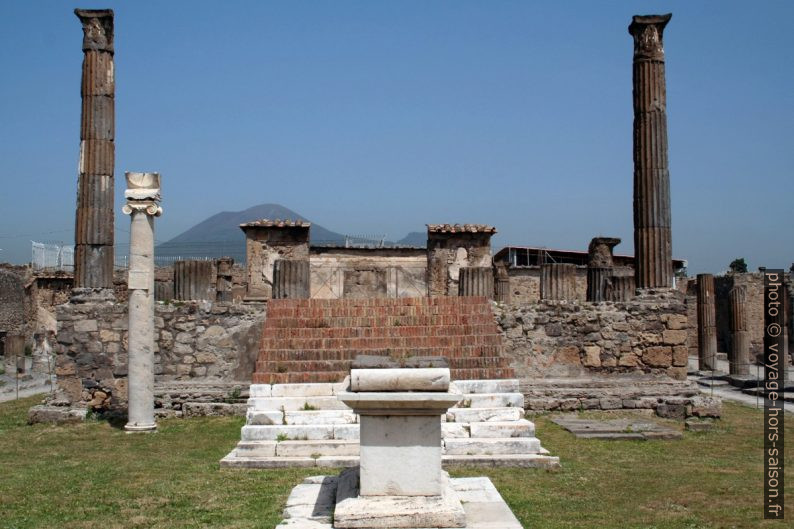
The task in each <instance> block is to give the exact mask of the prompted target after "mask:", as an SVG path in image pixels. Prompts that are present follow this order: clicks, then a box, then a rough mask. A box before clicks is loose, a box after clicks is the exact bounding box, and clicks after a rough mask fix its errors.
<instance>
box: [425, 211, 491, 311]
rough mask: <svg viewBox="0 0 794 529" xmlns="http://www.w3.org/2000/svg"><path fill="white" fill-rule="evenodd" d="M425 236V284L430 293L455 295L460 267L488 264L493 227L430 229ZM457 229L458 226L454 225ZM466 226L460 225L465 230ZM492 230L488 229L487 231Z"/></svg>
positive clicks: (485, 265)
mask: <svg viewBox="0 0 794 529" xmlns="http://www.w3.org/2000/svg"><path fill="white" fill-rule="evenodd" d="M439 229H441V230H443V229H447V230H449V229H452V230H455V229H456V228H455V227H446V228H438V227H437V228H430V229H429V231H428V237H427V284H428V294H429V295H430V296H457V295H458V279H459V277H460V269H461V268H462V267H475V268H479V267H490V266H491V265H492V259H491V236H492V235H493V233H495V231H496V230H495V229H494V228H492V227H488V226H477V227H475V228H474V229H475V230H479V231H433V230H439ZM457 229H458V230H460V227H457ZM465 229H466V228H464V230H465ZM491 230H492V231H491Z"/></svg>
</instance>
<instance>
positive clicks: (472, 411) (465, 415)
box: [447, 407, 524, 423]
mask: <svg viewBox="0 0 794 529" xmlns="http://www.w3.org/2000/svg"><path fill="white" fill-rule="evenodd" d="M523 418H524V410H523V409H521V408H517V407H511V408H450V409H449V410H448V411H447V421H448V422H462V423H473V422H506V421H518V420H520V419H523Z"/></svg>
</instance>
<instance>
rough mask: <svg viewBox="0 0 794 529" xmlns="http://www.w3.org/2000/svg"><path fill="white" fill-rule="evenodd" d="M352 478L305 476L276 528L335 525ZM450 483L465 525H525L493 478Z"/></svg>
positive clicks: (500, 528)
mask: <svg viewBox="0 0 794 529" xmlns="http://www.w3.org/2000/svg"><path fill="white" fill-rule="evenodd" d="M351 471H352V469H351ZM351 471H347V472H351ZM350 482H351V480H348V479H346V477H345V473H343V474H342V475H340V476H313V477H309V478H306V479H305V480H304V481H303V483H302V484H300V485H298V486H296V487H295V488H294V489H292V492H291V493H290V495H289V497H288V498H287V505H286V507H285V508H284V512H283V514H282V516H283V517H284V520H283V521H282V522H281V524H279V525H278V526H276V529H333V527H334V526H333V525H332V523H331V519H332V516H333V513H334V511H335V509H338V508H339V506H338V503H340V502H344V501H346V500H347V501H350V499H351V498H353V497H354V495H355V492H356V491H355V488H354V486H351V484H350ZM449 485H450V487H451V489H452V493H453V494H455V495H456V496H457V499H459V500H460V502H461V503H462V505H463V510H464V512H465V518H466V526H465V528H464V529H522V527H521V523H520V522H519V521H518V520H517V519H516V517H515V516H514V515H513V513H512V511H511V510H510V508H509V507H508V506H507V504H506V503H505V501H504V499H502V496H501V495H500V494H499V491H497V490H496V487H494V485H493V483H491V480H490V479H488V478H485V477H477V478H451V479H450V480H449ZM389 498H390V497H388V496H384V497H383V501H384V504H387V503H388V502H390V501H391V500H390V499H389ZM402 501H404V499H403V500H402ZM404 507H405V506H404V505H402V506H401V508H404ZM370 521H371V520H370ZM415 529H422V528H415Z"/></svg>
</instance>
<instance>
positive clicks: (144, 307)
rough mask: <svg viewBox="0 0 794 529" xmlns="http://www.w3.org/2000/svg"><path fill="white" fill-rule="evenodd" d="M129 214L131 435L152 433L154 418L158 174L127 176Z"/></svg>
mask: <svg viewBox="0 0 794 529" xmlns="http://www.w3.org/2000/svg"><path fill="white" fill-rule="evenodd" d="M126 178H127V190H126V191H125V192H124V196H125V198H126V199H127V203H126V204H125V205H124V207H123V208H122V211H123V212H124V213H125V214H126V215H130V223H131V225H130V268H129V277H128V280H127V288H128V289H129V339H128V347H127V358H128V370H127V388H128V398H127V402H128V408H127V410H128V419H127V424H126V426H125V427H124V429H125V430H126V431H128V432H152V431H155V430H156V429H157V424H156V423H155V420H154V332H155V329H154V217H159V216H160V214H161V213H162V211H163V210H162V208H161V207H160V175H159V174H158V173H130V172H128V173H126Z"/></svg>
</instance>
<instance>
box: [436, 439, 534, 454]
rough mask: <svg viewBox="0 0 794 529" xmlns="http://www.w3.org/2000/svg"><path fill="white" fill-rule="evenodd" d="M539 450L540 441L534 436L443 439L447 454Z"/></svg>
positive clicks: (519, 452)
mask: <svg viewBox="0 0 794 529" xmlns="http://www.w3.org/2000/svg"><path fill="white" fill-rule="evenodd" d="M539 451H540V441H539V440H538V439H537V438H535V437H512V438H510V439H490V438H485V439H476V438H473V437H472V438H470V439H454V438H451V439H444V453H445V454H447V455H501V454H537V453H538V452H539Z"/></svg>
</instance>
